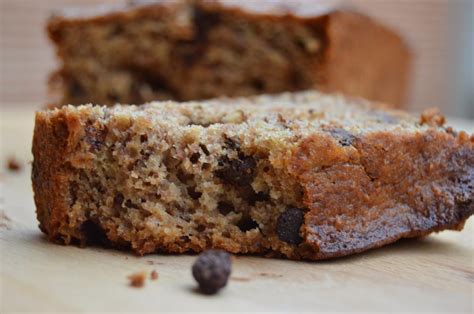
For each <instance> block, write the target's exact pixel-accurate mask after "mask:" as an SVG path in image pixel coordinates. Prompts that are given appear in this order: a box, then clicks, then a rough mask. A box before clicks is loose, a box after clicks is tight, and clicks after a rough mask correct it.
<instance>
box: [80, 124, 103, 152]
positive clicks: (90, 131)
mask: <svg viewBox="0 0 474 314" xmlns="http://www.w3.org/2000/svg"><path fill="white" fill-rule="evenodd" d="M85 132H86V136H85V141H86V143H87V144H89V145H90V151H91V152H94V151H98V150H100V149H101V148H102V146H103V145H104V141H105V137H106V136H107V130H106V129H97V128H95V127H93V126H92V125H88V126H86V128H85Z"/></svg>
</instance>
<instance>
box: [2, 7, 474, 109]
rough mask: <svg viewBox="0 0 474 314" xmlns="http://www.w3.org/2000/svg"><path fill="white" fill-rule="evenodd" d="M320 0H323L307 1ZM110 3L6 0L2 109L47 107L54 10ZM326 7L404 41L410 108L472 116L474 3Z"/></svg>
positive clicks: (473, 93)
mask: <svg viewBox="0 0 474 314" xmlns="http://www.w3.org/2000/svg"><path fill="white" fill-rule="evenodd" d="M242 1H258V0H242ZM259 1H265V0H259ZM303 1H304V0H303ZM314 1H324V0H306V1H304V3H305V5H311V4H312V3H313V4H314ZM107 2H108V3H112V2H117V1H112V0H0V105H1V106H2V107H3V106H21V105H22V104H31V103H38V106H41V105H42V104H44V103H45V102H46V99H47V93H46V92H47V89H46V80H47V77H48V73H49V72H50V71H52V70H53V69H54V68H55V67H56V64H55V62H56V60H55V56H54V51H53V49H52V46H51V45H50V43H49V42H48V38H47V37H46V35H45V32H44V25H45V21H46V20H47V18H48V17H49V15H50V13H51V10H52V9H53V8H57V7H63V6H78V5H79V6H82V5H91V4H94V3H107ZM327 2H337V3H338V4H342V5H344V6H349V7H353V8H355V9H357V10H358V11H360V12H363V13H365V14H367V15H369V16H372V17H374V18H375V19H377V20H378V21H379V22H382V23H383V24H386V25H388V26H390V27H392V28H393V29H395V30H397V31H398V32H399V33H400V34H401V35H402V36H403V37H404V38H405V39H406V41H407V42H408V44H409V45H410V47H411V49H412V52H413V55H414V67H413V70H412V77H411V93H410V97H409V100H408V103H407V108H409V109H410V110H412V111H420V110H422V109H423V108H426V107H433V106H437V107H439V108H441V109H442V111H443V112H444V113H446V114H447V115H450V116H457V117H464V118H468V117H469V118H474V0H347V1H340V0H337V1H336V0H327Z"/></svg>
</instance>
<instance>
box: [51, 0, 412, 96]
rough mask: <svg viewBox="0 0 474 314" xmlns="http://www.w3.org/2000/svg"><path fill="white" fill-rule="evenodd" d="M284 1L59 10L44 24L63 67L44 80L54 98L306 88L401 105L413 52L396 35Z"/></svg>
mask: <svg viewBox="0 0 474 314" xmlns="http://www.w3.org/2000/svg"><path fill="white" fill-rule="evenodd" d="M239 2H240V3H239ZM285 2H286V8H287V9H286V10H284V11H282V10H281V6H278V4H280V5H281V4H282V3H285ZM285 2H283V1H133V3H131V4H128V5H119V4H117V5H114V6H111V7H104V6H101V7H95V8H94V7H91V8H89V9H83V10H66V11H63V12H60V13H57V14H56V15H54V16H53V17H52V18H51V19H50V21H49V23H48V33H49V36H50V38H51V39H52V40H53V42H54V43H55V45H56V49H57V53H58V56H59V58H60V60H61V63H62V65H61V69H60V70H59V71H58V72H57V73H56V74H55V75H53V76H52V79H51V87H52V90H55V91H56V93H55V94H57V95H58V96H59V97H57V98H59V100H56V101H53V102H55V103H57V104H60V105H62V104H76V105H77V104H83V103H88V102H93V103H96V104H109V105H110V104H115V103H122V104H124V103H127V104H142V103H144V102H146V101H152V100H158V99H166V100H168V99H174V100H181V101H183V100H196V99H207V98H212V97H216V96H223V95H226V96H248V95H256V94H266V93H267V94H268V93H278V92H284V91H298V90H306V89H312V88H317V89H319V90H323V91H330V92H332V91H339V92H343V93H346V94H348V95H353V96H354V95H357V96H362V97H364V98H368V99H375V100H380V101H384V102H386V103H389V104H393V105H400V104H401V103H402V102H403V100H404V97H405V95H406V85H407V84H406V83H407V76H408V68H409V57H410V56H409V52H408V49H407V47H406V45H405V44H404V43H403V42H402V40H401V39H400V38H399V36H398V35H397V34H395V33H394V32H393V31H391V30H389V29H387V28H386V27H384V26H382V25H380V24H377V23H375V22H373V21H372V20H371V19H369V18H368V17H365V16H362V15H360V14H357V13H354V12H350V11H347V10H346V11H341V10H339V11H338V10H331V8H329V7H328V6H327V5H324V4H323V3H322V2H317V3H311V5H309V4H308V3H307V6H305V7H304V8H301V7H295V6H294V2H291V3H292V6H289V7H288V2H287V1H285ZM278 8H280V10H278ZM298 8H299V9H300V10H298ZM303 13H306V14H303Z"/></svg>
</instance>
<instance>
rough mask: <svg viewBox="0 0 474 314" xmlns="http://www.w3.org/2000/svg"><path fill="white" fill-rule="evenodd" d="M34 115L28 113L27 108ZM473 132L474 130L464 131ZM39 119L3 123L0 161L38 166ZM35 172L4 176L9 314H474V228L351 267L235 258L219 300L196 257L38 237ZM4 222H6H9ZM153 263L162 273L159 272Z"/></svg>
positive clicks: (372, 255) (6, 115)
mask: <svg viewBox="0 0 474 314" xmlns="http://www.w3.org/2000/svg"><path fill="white" fill-rule="evenodd" d="M27 107H28V106H22V108H27ZM456 126H458V127H459V128H471V129H470V130H471V132H472V127H473V126H474V123H472V121H471V122H470V121H457V122H456ZM32 128H33V111H32V110H24V109H22V110H9V111H3V112H2V114H1V124H0V132H1V136H2V141H1V154H0V158H1V159H0V160H1V162H2V163H3V162H4V161H5V160H6V158H7V156H8V155H9V154H15V156H17V157H18V159H20V160H22V162H24V163H26V162H27V161H29V160H31V154H30V145H31V144H30V143H31V134H32ZM30 170H31V169H30V165H29V164H26V165H25V168H24V169H23V170H22V171H21V172H19V173H8V172H6V171H5V170H4V167H3V165H2V170H1V176H0V191H1V195H0V211H1V213H3V214H5V215H6V216H8V217H9V220H8V219H5V218H0V244H1V269H0V274H1V277H0V280H1V285H0V288H1V291H0V297H1V298H0V303H1V307H0V312H2V313H6V312H13V311H34V312H38V311H48V312H51V311H60V312H71V311H80V312H84V311H94V312H103V311H128V312H138V311H204V312H209V311H218V312H222V311H270V310H279V311H285V312H290V311H363V312H367V311H427V312H434V311H442V312H450V313H452V312H466V313H469V312H471V313H472V311H473V287H474V286H473V282H474V269H473V253H474V249H473V248H474V245H473V235H474V222H473V221H472V219H471V221H468V223H467V224H466V227H465V229H464V231H463V232H460V233H459V232H443V233H440V234H436V235H432V236H429V237H426V238H423V239H418V240H405V241H400V242H398V243H396V244H394V245H390V246H387V247H385V248H382V249H378V250H374V251H371V252H368V253H365V254H360V255H356V256H352V257H348V258H342V259H337V260H331V261H323V262H294V261H286V260H271V259H265V258H259V257H244V256H239V257H236V258H235V260H234V262H233V273H232V278H233V279H231V280H230V282H229V285H228V287H227V288H225V289H224V290H223V291H222V293H220V294H219V295H217V296H213V297H207V296H203V295H200V294H197V293H196V292H195V291H194V287H195V284H194V282H193V279H192V276H191V272H190V266H191V264H192V262H193V261H194V259H195V257H194V256H189V255H185V256H176V255H149V256H145V257H136V256H133V255H131V254H128V253H125V252H119V251H114V250H106V249H101V248H86V249H80V248H76V247H65V246H59V245H54V244H51V243H48V242H47V241H46V240H45V238H44V237H43V236H42V234H41V233H40V231H39V229H38V228H37V222H36V218H35V216H34V204H33V199H32V192H31V183H30V178H29V176H30ZM0 217H1V215H0ZM150 262H152V263H153V264H154V265H150ZM152 269H156V270H157V271H158V273H159V279H158V280H157V281H150V280H147V281H146V285H145V287H143V288H140V289H136V288H131V287H129V286H128V281H127V276H128V275H130V274H131V273H134V272H137V271H141V270H145V271H151V270H152Z"/></svg>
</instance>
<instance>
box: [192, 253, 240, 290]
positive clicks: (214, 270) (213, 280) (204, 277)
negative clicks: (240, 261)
mask: <svg viewBox="0 0 474 314" xmlns="http://www.w3.org/2000/svg"><path fill="white" fill-rule="evenodd" d="M231 266H232V265H231V258H230V254H229V253H227V252H224V251H220V250H209V251H206V252H203V253H201V254H200V255H199V257H198V258H197V260H196V261H195V262H194V264H193V267H192V273H193V277H194V279H196V281H197V282H198V284H199V289H200V291H201V292H203V293H205V294H215V293H217V292H218V291H219V290H220V289H221V288H223V287H224V286H225V285H226V284H227V280H228V278H229V276H230V272H231V268H232V267H231Z"/></svg>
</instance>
